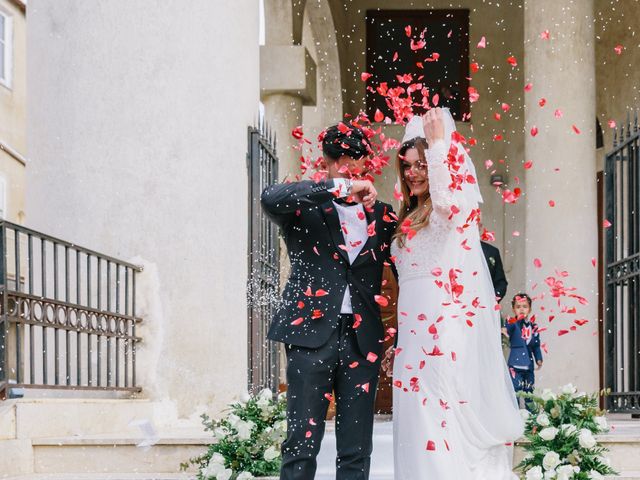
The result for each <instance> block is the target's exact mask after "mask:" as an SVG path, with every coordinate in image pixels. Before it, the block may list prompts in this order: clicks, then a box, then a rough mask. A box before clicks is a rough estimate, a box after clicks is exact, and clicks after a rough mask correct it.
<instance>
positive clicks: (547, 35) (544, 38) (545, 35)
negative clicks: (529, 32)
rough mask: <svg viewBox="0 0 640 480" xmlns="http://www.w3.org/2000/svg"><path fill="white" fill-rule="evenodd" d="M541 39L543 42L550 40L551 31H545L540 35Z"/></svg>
mask: <svg viewBox="0 0 640 480" xmlns="http://www.w3.org/2000/svg"><path fill="white" fill-rule="evenodd" d="M540 38H541V39H542V40H549V30H545V31H544V32H542V33H540Z"/></svg>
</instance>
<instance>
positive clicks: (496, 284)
mask: <svg viewBox="0 0 640 480" xmlns="http://www.w3.org/2000/svg"><path fill="white" fill-rule="evenodd" d="M480 244H481V245H482V253H484V258H485V260H486V261H487V265H488V266H489V272H490V273H491V282H492V283H493V290H494V292H495V294H496V297H498V298H499V299H500V300H502V299H503V298H504V295H505V294H506V293H507V285H508V282H507V277H505V275H504V268H503V267H502V259H501V258H500V250H498V249H497V248H496V247H494V246H493V245H491V244H489V243H487V242H480Z"/></svg>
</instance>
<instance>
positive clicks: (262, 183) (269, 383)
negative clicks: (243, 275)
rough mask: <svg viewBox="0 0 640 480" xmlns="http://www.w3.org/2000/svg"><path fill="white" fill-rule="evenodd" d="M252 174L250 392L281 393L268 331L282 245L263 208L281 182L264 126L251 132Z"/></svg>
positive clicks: (249, 160)
mask: <svg viewBox="0 0 640 480" xmlns="http://www.w3.org/2000/svg"><path fill="white" fill-rule="evenodd" d="M248 142H249V146H248V153H247V167H248V170H249V281H248V288H247V293H248V305H249V311H248V317H249V325H248V327H249V328H248V333H249V349H248V365H249V372H248V378H249V390H250V391H256V390H259V389H261V388H265V387H268V388H271V389H272V390H273V391H276V390H277V387H278V380H279V358H278V347H277V344H275V343H273V342H269V341H268V340H267V329H268V327H269V323H270V322H271V317H272V316H273V313H274V308H275V305H276V303H277V300H278V293H279V282H280V243H279V242H280V241H279V238H278V232H277V227H276V225H274V224H273V223H272V222H270V221H269V219H268V218H267V217H266V215H265V214H264V213H263V211H262V208H261V206H260V195H261V193H262V190H263V189H264V188H265V187H266V186H267V185H270V184H272V183H275V182H276V181H277V180H278V158H277V156H276V142H275V137H274V136H273V135H272V134H271V133H270V132H269V131H268V129H267V128H266V127H265V125H264V124H259V125H258V127H250V128H249V132H248Z"/></svg>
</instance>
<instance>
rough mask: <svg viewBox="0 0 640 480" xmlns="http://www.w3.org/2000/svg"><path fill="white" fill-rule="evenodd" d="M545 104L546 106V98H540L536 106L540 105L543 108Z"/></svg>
mask: <svg viewBox="0 0 640 480" xmlns="http://www.w3.org/2000/svg"><path fill="white" fill-rule="evenodd" d="M546 104H547V99H546V98H541V99H540V100H538V105H540V106H541V107H544V106H545V105H546Z"/></svg>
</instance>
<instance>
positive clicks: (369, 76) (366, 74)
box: [360, 72, 373, 82]
mask: <svg viewBox="0 0 640 480" xmlns="http://www.w3.org/2000/svg"><path fill="white" fill-rule="evenodd" d="M372 76H373V74H371V73H367V72H363V73H361V74H360V78H361V79H362V81H363V82H366V81H367V80H369V79H370V78H371V77H372Z"/></svg>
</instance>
